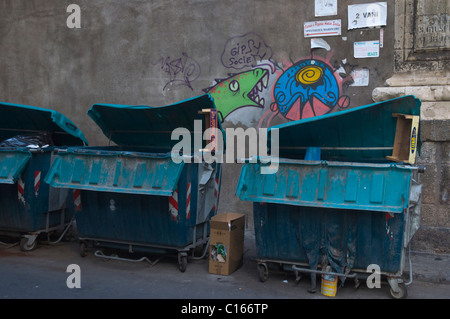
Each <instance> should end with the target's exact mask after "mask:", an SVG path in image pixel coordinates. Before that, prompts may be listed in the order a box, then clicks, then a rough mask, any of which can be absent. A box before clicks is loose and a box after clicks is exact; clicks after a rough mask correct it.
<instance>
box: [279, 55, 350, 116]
mask: <svg viewBox="0 0 450 319" xmlns="http://www.w3.org/2000/svg"><path fill="white" fill-rule="evenodd" d="M341 92H342V79H341V78H340V77H339V75H337V74H335V70H334V69H333V67H332V66H331V64H330V63H329V61H328V60H323V59H304V60H300V61H297V62H296V63H295V64H293V65H292V66H291V67H289V68H288V69H286V70H285V71H284V72H283V74H282V75H281V76H280V77H279V78H278V80H277V82H276V83H275V86H274V91H273V96H274V98H275V105H276V106H275V107H276V108H277V109H278V112H279V113H280V114H281V115H282V116H283V117H285V118H286V119H288V120H299V119H302V118H306V117H311V116H318V115H322V114H325V113H329V112H331V111H332V110H333V108H335V107H336V106H338V107H339V108H346V107H348V106H349V104H350V102H349V100H350V99H349V98H348V96H346V95H341Z"/></svg>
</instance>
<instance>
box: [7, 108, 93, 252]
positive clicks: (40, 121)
mask: <svg viewBox="0 0 450 319" xmlns="http://www.w3.org/2000/svg"><path fill="white" fill-rule="evenodd" d="M84 144H87V141H86V138H85V137H84V135H83V133H82V132H81V131H80V130H79V129H78V128H77V127H76V126H75V124H74V123H72V122H71V121H70V120H69V119H68V118H66V117H65V116H64V115H62V114H61V113H59V112H56V111H54V110H49V109H44V108H38V107H33V106H26V105H19V104H11V103H0V162H1V163H2V165H1V167H0V203H1V205H0V234H2V235H5V236H7V237H9V238H16V237H21V241H20V248H21V249H22V250H24V251H28V250H33V249H34V248H36V246H37V238H38V236H39V235H40V234H47V235H48V236H47V237H48V238H47V240H48V241H49V242H50V243H53V242H57V241H59V240H60V239H58V240H57V241H53V242H52V241H50V240H49V238H50V237H49V236H50V234H54V233H58V232H61V231H62V232H63V233H62V234H61V237H62V236H63V234H64V233H65V232H66V231H67V230H68V229H69V227H70V226H71V220H72V217H73V213H74V209H73V207H72V205H71V202H72V201H73V197H72V192H69V191H66V190H59V189H55V188H53V187H50V186H49V185H48V184H46V183H44V181H43V179H44V176H45V175H46V174H47V171H48V169H49V168H50V164H51V162H52V161H53V156H54V150H55V148H56V147H66V146H76V145H79V146H81V145H84ZM61 237H60V238H61Z"/></svg>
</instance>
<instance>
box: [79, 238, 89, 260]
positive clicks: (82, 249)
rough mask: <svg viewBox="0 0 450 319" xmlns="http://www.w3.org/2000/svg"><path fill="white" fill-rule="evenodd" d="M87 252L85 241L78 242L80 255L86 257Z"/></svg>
mask: <svg viewBox="0 0 450 319" xmlns="http://www.w3.org/2000/svg"><path fill="white" fill-rule="evenodd" d="M87 254H88V245H87V243H86V242H85V241H82V242H80V256H81V257H86V256H87Z"/></svg>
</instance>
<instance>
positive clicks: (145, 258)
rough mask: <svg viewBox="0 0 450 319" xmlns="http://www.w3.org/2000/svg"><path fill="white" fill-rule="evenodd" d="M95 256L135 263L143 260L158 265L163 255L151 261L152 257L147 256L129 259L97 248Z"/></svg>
mask: <svg viewBox="0 0 450 319" xmlns="http://www.w3.org/2000/svg"><path fill="white" fill-rule="evenodd" d="M94 256H96V257H100V258H105V259H114V260H120V261H129V262H133V263H138V262H141V261H144V260H145V261H147V262H148V263H150V265H151V266H154V265H156V264H157V263H158V262H159V261H160V260H161V258H162V257H159V258H157V259H156V260H155V261H151V260H150V259H148V258H147V257H142V258H141V259H129V258H123V257H116V256H106V255H105V254H104V253H103V252H101V251H100V250H97V251H96V252H95V253H94Z"/></svg>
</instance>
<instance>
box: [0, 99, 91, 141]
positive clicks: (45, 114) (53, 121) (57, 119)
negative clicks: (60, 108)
mask: <svg viewBox="0 0 450 319" xmlns="http://www.w3.org/2000/svg"><path fill="white" fill-rule="evenodd" d="M36 132H51V133H53V134H52V135H53V136H52V139H53V141H54V143H55V145H58V146H75V145H84V144H87V140H86V138H85V137H84V135H83V133H82V132H81V131H80V130H79V129H78V127H77V126H76V125H75V124H74V123H73V122H72V121H70V120H69V119H68V118H67V117H65V116H64V115H63V114H61V113H59V112H57V111H54V110H50V109H45V108H40V107H35V106H28V105H21V104H12V103H4V102H0V142H1V141H4V140H6V139H9V138H12V137H14V136H17V135H21V134H30V133H36Z"/></svg>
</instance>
